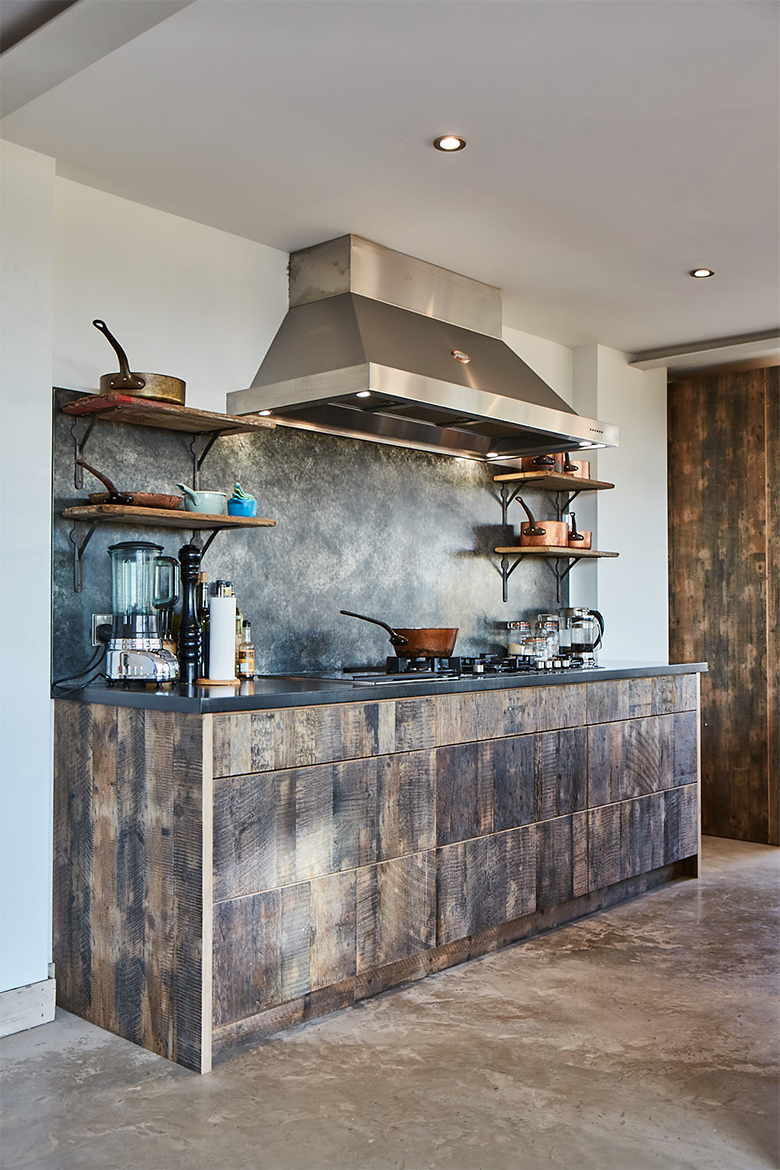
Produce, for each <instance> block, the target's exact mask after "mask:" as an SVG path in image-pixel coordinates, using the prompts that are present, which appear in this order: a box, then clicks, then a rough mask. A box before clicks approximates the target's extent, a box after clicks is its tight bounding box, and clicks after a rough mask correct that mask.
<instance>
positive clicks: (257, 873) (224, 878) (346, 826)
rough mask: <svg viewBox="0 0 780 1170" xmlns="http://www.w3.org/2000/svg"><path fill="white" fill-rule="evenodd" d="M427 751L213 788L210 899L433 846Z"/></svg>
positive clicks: (241, 779)
mask: <svg viewBox="0 0 780 1170" xmlns="http://www.w3.org/2000/svg"><path fill="white" fill-rule="evenodd" d="M435 818H436V808H435V776H434V757H433V752H432V751H420V752H402V753H399V754H398V755H394V756H380V757H378V758H375V759H358V760H347V761H345V762H344V763H340V764H320V765H317V766H316V767H313V768H293V769H290V770H288V771H283V772H261V773H259V774H257V775H253V776H231V777H222V778H220V779H219V780H216V781H215V783H214V898H215V900H216V901H224V900H225V899H228V898H236V897H240V896H242V895H245V894H252V893H256V892H259V891H261V890H264V889H272V888H273V887H275V886H283V885H291V884H294V883H296V882H301V881H305V880H306V879H308V878H313V877H319V876H322V875H324V874H326V873H334V872H338V871H341V870H348V869H355V868H357V867H358V866H363V865H370V864H371V863H373V862H375V861H377V860H387V859H389V858H391V857H398V856H400V855H402V854H407V853H416V852H419V851H420V850H423V849H431V848H433V847H434V845H435V843H436V842H435Z"/></svg>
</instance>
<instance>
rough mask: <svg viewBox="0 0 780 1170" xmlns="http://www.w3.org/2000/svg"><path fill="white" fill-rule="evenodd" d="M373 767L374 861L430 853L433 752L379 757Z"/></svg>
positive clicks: (433, 812)
mask: <svg viewBox="0 0 780 1170" xmlns="http://www.w3.org/2000/svg"><path fill="white" fill-rule="evenodd" d="M376 764H377V853H376V858H377V860H378V861H387V860H389V859H390V858H392V857H401V856H403V855H404V854H408V853H419V852H422V851H424V850H426V849H433V848H434V846H435V845H436V758H435V754H434V752H432V751H416V752H403V753H402V754H400V755H394V756H383V757H381V758H380V759H378V760H377V761H376ZM366 853H367V850H364V855H365V854H366Z"/></svg>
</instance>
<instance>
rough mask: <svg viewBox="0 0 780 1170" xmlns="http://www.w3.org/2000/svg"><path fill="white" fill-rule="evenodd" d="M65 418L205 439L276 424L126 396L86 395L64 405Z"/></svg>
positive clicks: (274, 426)
mask: <svg viewBox="0 0 780 1170" xmlns="http://www.w3.org/2000/svg"><path fill="white" fill-rule="evenodd" d="M62 410H63V413H64V414H70V415H74V416H75V417H76V418H84V417H92V418H98V419H100V420H102V421H106V422H117V423H132V425H133V426H136V427H159V428H160V429H162V430H165V431H185V432H187V433H189V434H195V435H204V434H208V433H209V432H216V433H219V434H221V435H240V434H246V433H248V432H249V431H262V430H266V431H268V430H271V431H272V430H274V429H275V428H276V423H275V422H272V421H271V420H270V419H268V418H257V417H255V416H252V415H235V414H217V413H216V412H215V411H213V410H195V409H194V408H193V407H191V406H175V405H174V404H173V403H171V402H155V401H154V400H153V399H151V398H133V397H132V396H131V395H129V394H112V395H105V394H87V395H85V396H84V397H83V398H78V399H75V400H74V401H73V402H67V403H66V404H65V405H64V406H63V408H62Z"/></svg>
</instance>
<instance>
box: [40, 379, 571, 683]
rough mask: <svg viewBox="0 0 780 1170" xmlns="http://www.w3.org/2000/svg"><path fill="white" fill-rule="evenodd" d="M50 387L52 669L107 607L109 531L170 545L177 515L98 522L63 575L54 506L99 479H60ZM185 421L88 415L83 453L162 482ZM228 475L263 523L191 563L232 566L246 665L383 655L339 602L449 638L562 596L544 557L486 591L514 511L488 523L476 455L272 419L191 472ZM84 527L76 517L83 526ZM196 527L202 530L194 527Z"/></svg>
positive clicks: (122, 475) (467, 639)
mask: <svg viewBox="0 0 780 1170" xmlns="http://www.w3.org/2000/svg"><path fill="white" fill-rule="evenodd" d="M78 397H80V395H79V394H76V393H75V392H73V391H69V390H56V391H55V393H54V420H53V423H54V425H53V452H52V457H53V468H52V481H53V493H52V495H53V523H52V548H53V600H52V659H53V661H52V670H53V678H55V679H59V678H62V677H64V676H69V675H72V674H73V673H74V672H75V671H77V670H79V669H81V668H83V667H84V666H85V665H86V663H87V662H88V660H89V658H90V657H91V655H92V653H93V650H92V646H91V641H90V621H91V615H92V614H93V613H108V612H110V609H111V572H110V558H109V556H108V555H107V551H106V550H107V549H108V546H109V545H111V544H116V543H117V542H119V541H121V540H149V541H154V542H155V543H157V544H160V545H162V546H163V548H164V552H165V554H167V555H169V556H176V555H177V554H178V551H179V549H180V547H181V546H182V545H183V544H185V543H186V542H187V541H188V540H189V539H190V536H189V534H188V533H187V531H186V530H179V529H176V530H172V529H166V528H153V527H151V526H146V527H138V528H133V527H131V526H130V525H124V524H123V525H110V524H103V525H99V526H98V527H97V528H96V530H95V532H94V535H93V536H92V539H91V540H90V543H89V546H88V547H87V549H86V551H85V553H84V558H83V588H82V592H81V593H75V592H74V589H73V545H72V544H71V541H70V536H69V534H70V531H71V529H72V527H73V525H72V522H70V521H67V520H65V519H63V518H62V516H61V513H62V510H63V508H66V507H70V506H72V505H75V504H77V503H83V502H86V501H87V496H88V494H89V492H94V491H101V490H102V487H101V485H100V484H99V483H98V482H97V481H96V480H94V479H93V477H92V476H91V475H90V474H89V472H87V471H85V472H84V490H83V491H78V492H77V491H76V489H75V487H74V478H73V472H74V464H73V459H74V445H73V434H72V426H73V420H72V419H71V418H70V417H69V416H68V415H64V414H63V413H62V410H61V406H62V404H63V403H64V402H66V401H69V400H71V399H74V398H78ZM189 444H190V436H189V435H180V434H178V433H176V432H173V431H162V430H155V429H152V428H147V427H133V426H125V425H121V424H115V423H103V422H96V424H95V426H94V428H93V430H92V433H91V435H90V438H89V441H88V444H87V447H86V450H85V454H84V457H85V458H86V460H87V462H88V463H91V464H92V465H93V466H94V467H96V468H97V469H98V470H100V471H102V472H104V473H105V474H107V475H108V476H109V477H110V478H111V479H112V480H113V481H114V482H115V484H116V486H117V488H118V489H119V490H120V491H122V490H123V489H124V490H129V491H156V492H175V491H176V490H177V489H176V486H175V485H176V484H177V482H179V481H181V482H182V483H187V484H191V483H192V454H191V452H190V446H189ZM236 480H239V481H240V482H241V484H242V486H243V488H244V489H245V491H247V492H251V493H253V494H254V495H255V496H257V499H258V515H259V516H266V517H270V518H273V519H275V520H276V522H277V523H276V527H275V528H271V529H262V528H260V529H247V530H246V531H234V532H221V533H219V534H218V535H217V537H216V539H215V540H214V543H213V544H212V546H211V548H210V549H209V550H208V552H207V554H206V556H205V558H204V561H203V569H204V570H205V571H206V572H207V573H208V575H209V580H210V581H214V580H216V579H217V578H226V579H228V580H231V581H233V583H234V585H235V590H236V595H237V598H238V604H239V608H240V609H241V611H242V612H243V614H244V616H245V617H247V618H248V619H249V620H250V621H251V622H252V635H253V640H254V643H255V647H256V655H257V658H256V662H257V671H258V673H261V674H288V673H291V672H295V671H300V670H320V671H321V670H332V669H340V668H341V667H342V666H344V665H358V664H363V665H365V664H369V663H371V664H377V663H384V659H385V657H386V655H387V654H388V653H391V646H390V644H389V642H388V641H387V637H386V635H385V633H384V632H383V631H382V630H381V629H379V628H378V627H374V626H369V625H366V623H364V622H359V621H356V620H355V619H353V618H347V617H342V616H341V615H340V614H339V610H340V609H351V610H354V611H356V612H357V613H365V614H368V615H370V616H373V617H379V618H382V619H383V620H384V621H387V622H389V623H390V624H391V625H399V626H412V627H414V626H457V627H459V631H460V632H459V634H458V641H457V645H456V653H460V654H464V655H470V654H479V653H483V652H499V651H502V650H503V649H504V648H505V646H506V634H507V631H506V622H507V621H510V620H515V619H517V618H522V617H530V616H532V615H535V614H536V613H537V612H539V611H546V610H549V609H554V608H556V607H557V605H558V604H561V605H565V604H566V598H565V595H564V596H563V597H562V599H561V602H560V603H557V602H556V598H555V578H554V576H553V573H552V571H551V568H550V566H549V564H545V563H543V562H534V561H532V560H531V559H530V558H528V559H526V560H525V561H523V563H522V564H521V565H519V566H518V568H517V569H516V570H515V572H514V573H513V575H512V577H511V578H510V580H509V601H508V603H507V604H506V605H505V604H504V603H503V602H502V600H501V578H500V575H499V572H498V561H499V558H498V557H497V556H496V555H495V553H493V551H492V550H493V549H494V548H495V547H496V546H497V545H501V544H504V543H510V544H511V543H513V535H515V536H516V534H517V533H518V532H519V525H520V521H521V520H522V519H524V518H525V517H524V514H523V513H522V511H521V509H520V505H519V504H517V503H513V504H512V506H511V508H510V520H511V521H512V522H513V525H514V527H510V528H508V529H506V528H502V526H501V523H500V520H501V511H500V504H499V500H498V494H497V491H496V485H495V484H494V483H493V480H492V471H491V469H490V468H488V467H486V466H485V465H484V464H479V463H474V462H472V461H468V460H459V459H453V458H451V457H448V456H442V455H428V454H425V453H424V452H419V451H408V450H404V449H402V448H400V447H389V446H383V445H381V444H377V443H366V442H360V441H358V440H352V439H342V438H334V437H331V436H328V435H317V434H315V433H313V432H307V431H296V430H292V429H288V428H285V427H278V428H277V429H276V430H275V431H269V432H263V433H261V434H253V435H237V436H233V437H226V438H221V439H218V440H217V442H216V443H215V444H214V446H213V447H212V449H211V451H210V453H209V454H208V456H207V457H206V460H205V462H204V465H203V470H202V474H201V487H202V488H204V489H211V490H216V491H225V492H227V493H228V495H229V494H230V493H231V491H232V488H233V484H234V482H235V481H236ZM526 498H527V500H528V503H529V505H530V507H531V509H532V510H533V511H534V514H535V515H537V516H539V517H541V518H548V519H549V518H550V517H552V515H553V514H554V513H553V509H552V497H551V496H550V495H549V494H547V493H543V492H531V491H529V492H528V493H527V494H526ZM82 535H83V531H82ZM204 535H208V534H204Z"/></svg>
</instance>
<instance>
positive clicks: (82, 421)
mask: <svg viewBox="0 0 780 1170" xmlns="http://www.w3.org/2000/svg"><path fill="white" fill-rule="evenodd" d="M94 425H95V416H94V414H93V415H92V417H91V418H77V419H76V420H75V422H74V423H73V426H72V427H71V428H70V433H71V434H72V435H73V445H74V447H75V450H76V453H75V455H74V459H75V460H76V462H75V464H74V465H73V486H74V487H75V489H76V491H78V492H80V491H83V489H84V468H83V467H80V466H79V464H78V460H79V459H83V458H84V450H85V448H86V446H87V440H88V439H89V436H90V435H91V434H92V428H93V427H94Z"/></svg>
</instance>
